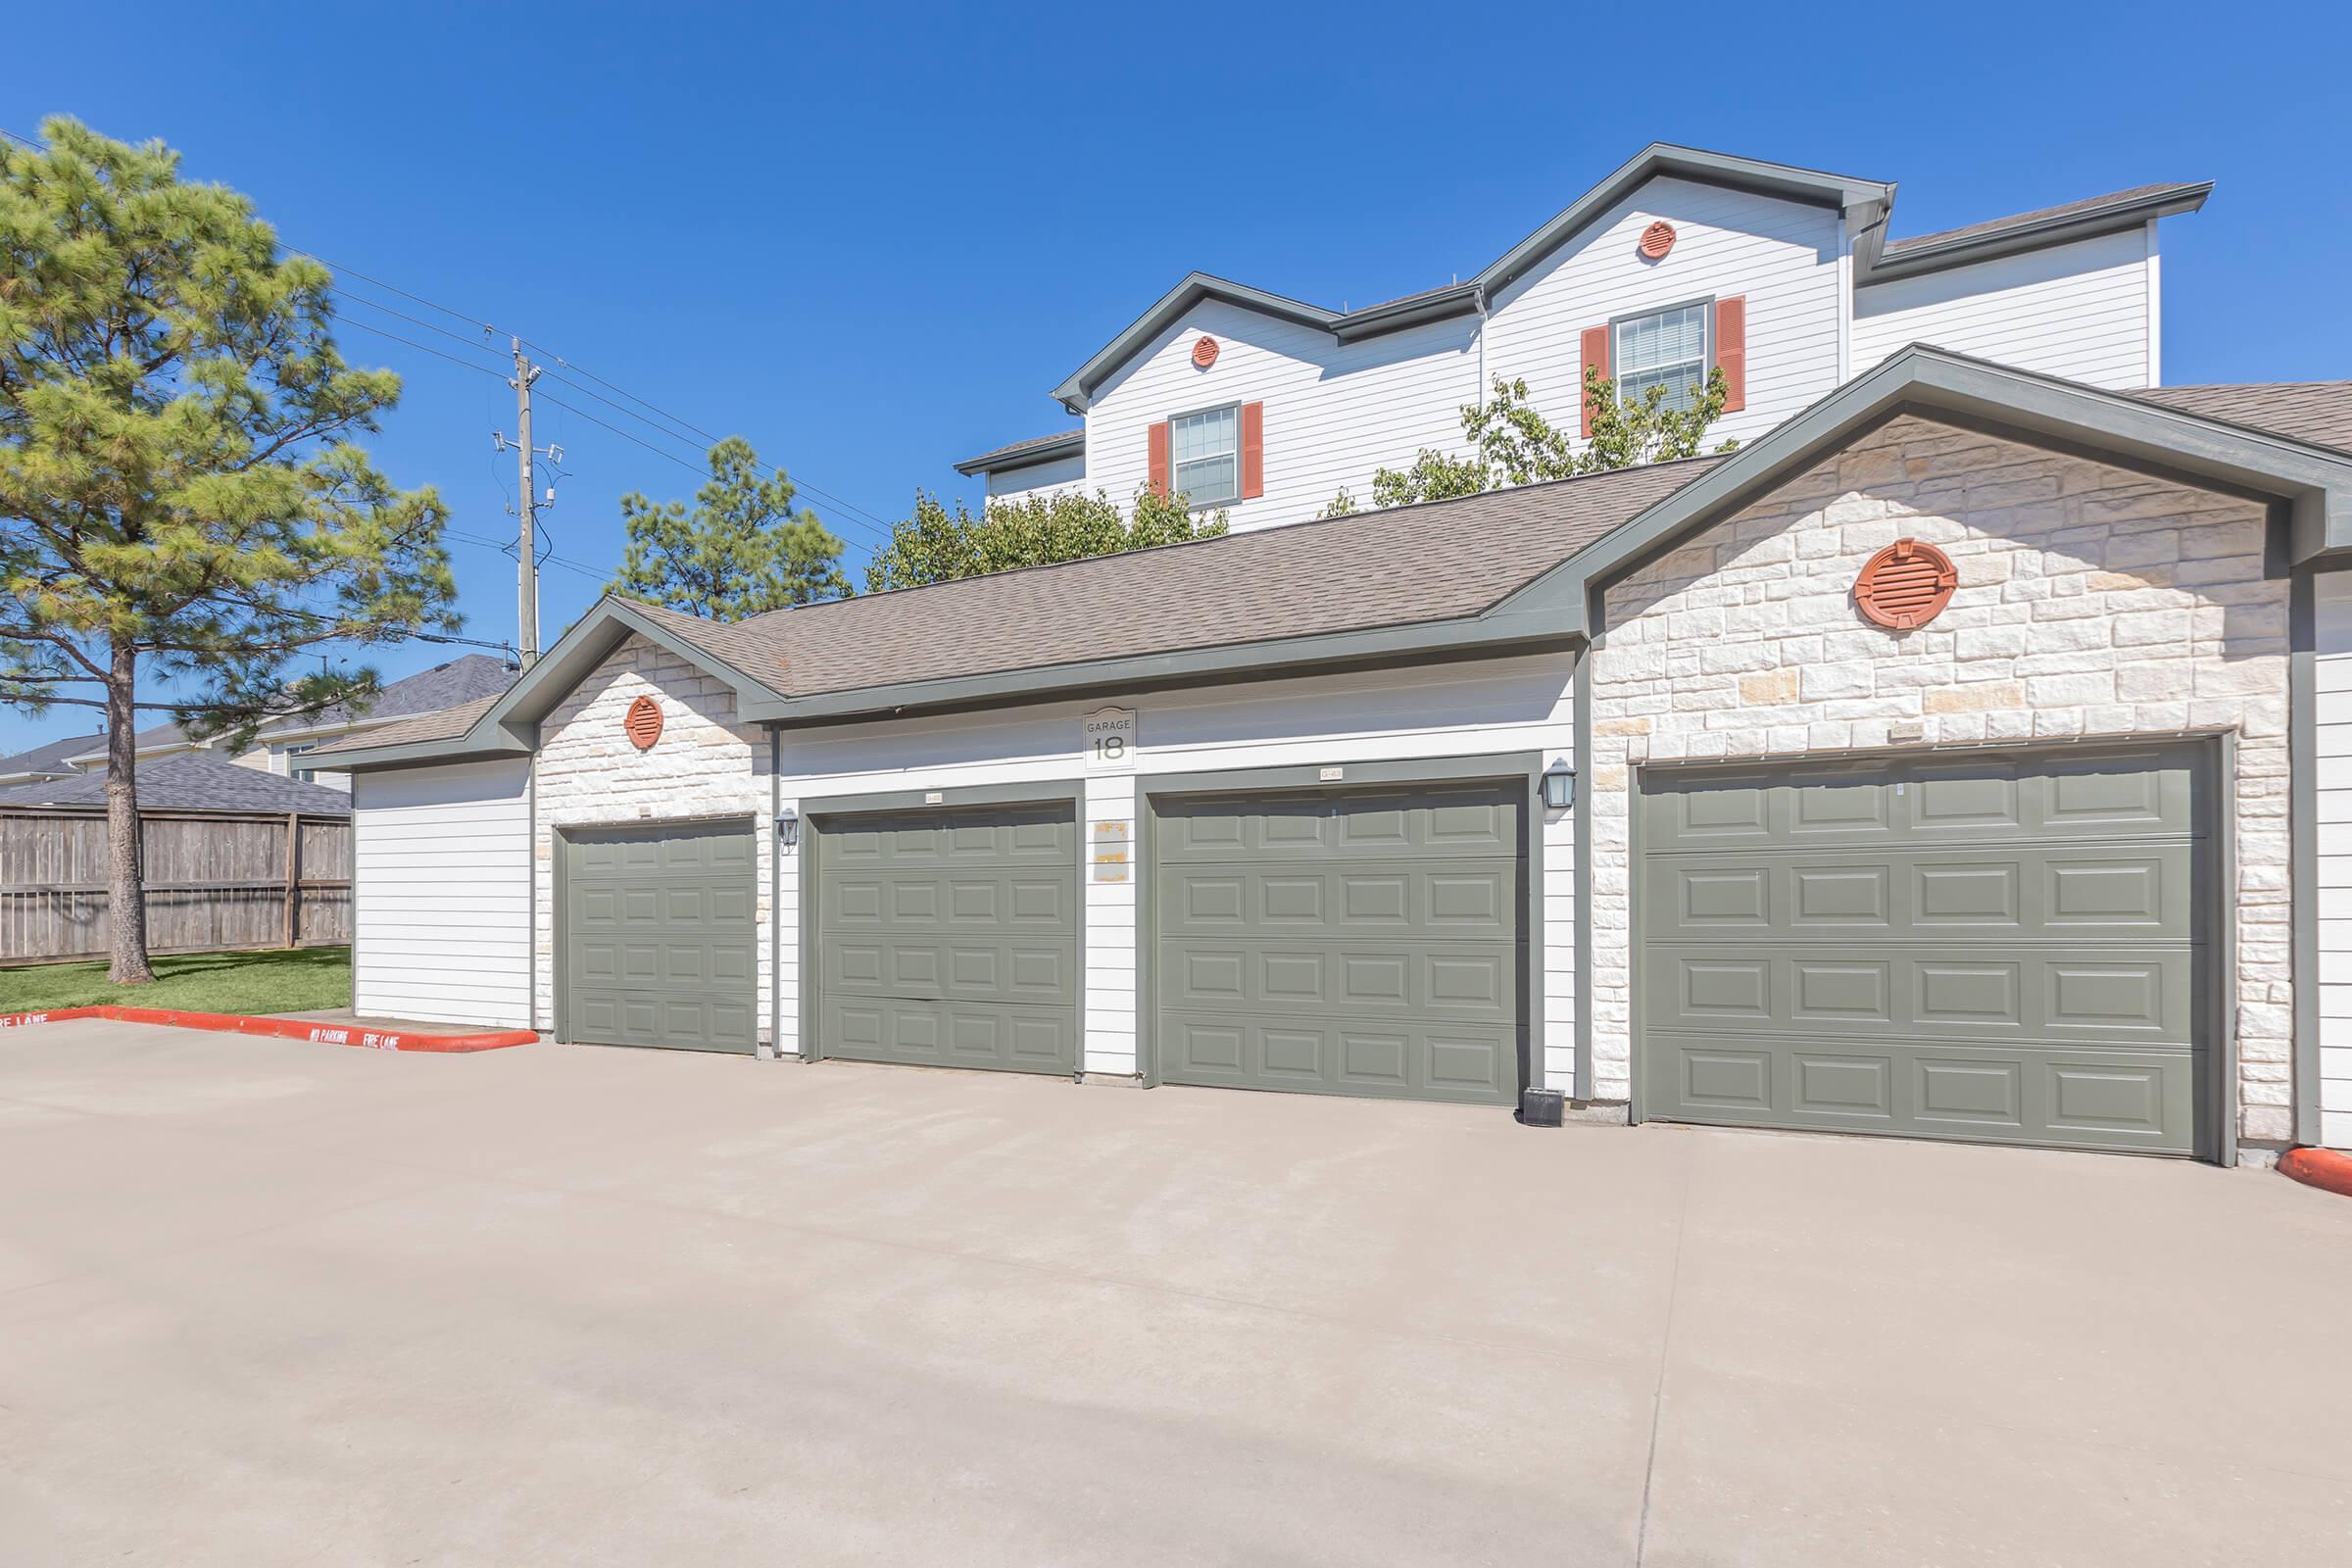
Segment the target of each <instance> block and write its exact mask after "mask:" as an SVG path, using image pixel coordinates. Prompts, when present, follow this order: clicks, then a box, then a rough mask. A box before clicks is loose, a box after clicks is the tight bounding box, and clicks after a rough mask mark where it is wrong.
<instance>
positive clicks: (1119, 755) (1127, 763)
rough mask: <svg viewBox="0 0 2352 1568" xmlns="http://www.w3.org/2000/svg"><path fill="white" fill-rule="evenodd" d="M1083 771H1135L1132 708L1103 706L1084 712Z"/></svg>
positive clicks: (1133, 712)
mask: <svg viewBox="0 0 2352 1568" xmlns="http://www.w3.org/2000/svg"><path fill="white" fill-rule="evenodd" d="M1084 735H1085V744H1086V770H1087V771H1088V772H1090V773H1132V772H1134V771H1135V710H1134V709H1132V708H1103V709H1098V710H1096V711H1094V712H1091V713H1089V714H1087V715H1086V720H1085V728H1084Z"/></svg>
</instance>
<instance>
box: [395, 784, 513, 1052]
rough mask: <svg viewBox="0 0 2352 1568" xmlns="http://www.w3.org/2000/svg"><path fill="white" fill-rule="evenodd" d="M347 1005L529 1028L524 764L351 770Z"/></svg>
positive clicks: (440, 1019) (430, 1018)
mask: <svg viewBox="0 0 2352 1568" xmlns="http://www.w3.org/2000/svg"><path fill="white" fill-rule="evenodd" d="M353 784H354V788H353V791H352V811H351V831H352V925H353V931H354V944H353V948H354V952H353V966H352V1005H353V1006H354V1007H355V1008H356V1009H357V1010H358V1011H359V1013H360V1014H361V1015H362V1016H363V1017H379V1018H413V1019H417V1020H418V1021H420V1022H425V1023H470V1024H485V1025H495V1026H497V1027H499V1028H504V1029H527V1028H529V1027H530V1022H531V838H530V822H531V809H530V768H529V764H527V763H526V762H524V761H522V760H513V761H496V762H461V763H453V764H450V765H447V766H442V767H422V768H401V769H395V770H393V771H390V772H382V773H361V774H357V775H354V777H353Z"/></svg>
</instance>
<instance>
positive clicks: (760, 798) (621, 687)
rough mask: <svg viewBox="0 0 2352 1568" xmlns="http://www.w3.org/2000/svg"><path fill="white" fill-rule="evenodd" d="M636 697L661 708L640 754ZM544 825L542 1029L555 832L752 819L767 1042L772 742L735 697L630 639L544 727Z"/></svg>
mask: <svg viewBox="0 0 2352 1568" xmlns="http://www.w3.org/2000/svg"><path fill="white" fill-rule="evenodd" d="M639 697H651V698H653V699H654V700H655V701H656V702H658V703H660V704H661V705H662V738H661V740H660V741H658V742H656V743H655V745H654V748H653V750H651V751H646V752H641V751H639V750H637V748H636V747H635V746H634V745H632V744H630V741H629V738H628V736H627V735H626V734H624V733H623V732H622V730H621V715H622V714H623V713H625V712H626V711H628V707H629V704H630V703H632V702H634V701H635V700H636V699H637V698H639ZM536 787H537V790H538V800H537V803H536V808H535V809H536V812H537V817H538V823H537V827H536V830H535V832H534V834H533V843H532V846H531V854H532V908H533V925H532V941H533V943H534V944H535V946H536V948H537V951H538V956H539V962H538V973H539V978H538V986H537V992H538V996H537V1000H536V1002H535V1004H534V1005H535V1006H536V1007H537V1009H538V1016H537V1027H539V1028H542V1029H551V1028H553V1027H555V1005H556V1003H555V943H556V922H555V913H554V910H555V865H556V860H555V854H556V829H557V828H559V827H573V826H586V825H590V824H597V825H604V826H620V825H623V824H627V823H634V822H656V821H683V820H689V819H696V818H706V817H715V816H743V815H746V814H748V815H750V816H751V818H752V820H753V822H754V824H755V825H756V827H757V836H758V839H759V876H760V896H759V906H758V907H759V931H760V1038H761V1039H762V1040H772V1039H774V1038H775V1036H774V1033H773V1031H774V1027H775V1025H774V1020H773V1019H772V1018H770V1017H769V1016H768V1012H769V1008H768V1002H769V998H770V995H771V991H770V971H771V970H772V968H773V961H774V944H773V943H772V942H770V941H769V940H768V932H769V929H770V923H771V922H772V920H773V919H774V913H775V911H774V908H773V905H772V894H773V891H774V886H775V883H774V878H773V877H772V876H771V875H770V857H771V856H772V855H773V853H774V850H773V845H772V836H773V829H774V823H773V822H772V821H770V820H769V817H768V806H769V800H770V786H769V782H768V747H767V737H766V736H765V735H764V734H763V733H761V732H760V730H759V729H758V728H757V727H756V726H751V725H741V724H738V723H737V722H736V721H735V694H734V693H733V692H731V691H729V690H728V689H727V687H726V685H725V684H724V683H723V682H721V681H718V680H716V679H714V678H712V677H711V676H709V675H706V674H704V673H703V672H702V671H701V670H700V669H698V668H696V667H695V666H694V665H693V664H690V663H688V662H686V661H685V660H682V659H680V658H678V657H677V656H676V655H674V654H672V653H670V652H669V651H668V650H666V649H664V648H662V647H660V646H659V645H657V644H654V643H650V642H648V641H646V640H645V639H644V638H642V637H631V638H630V639H629V640H628V641H626V642H624V643H622V644H621V645H620V646H619V647H618V648H616V649H614V650H613V654H612V656H611V657H610V658H608V659H607V660H606V661H605V662H603V663H601V664H599V665H597V667H596V668H595V669H594V670H593V671H591V672H590V673H589V675H588V676H587V678H586V679H584V680H582V681H581V682H580V684H579V685H578V686H576V687H574V688H573V689H572V691H571V694H570V695H569V696H567V697H565V698H564V701H563V703H562V704H561V705H560V706H559V707H558V708H557V709H556V711H554V712H552V713H550V714H549V715H548V717H547V721H546V722H545V723H544V724H542V725H541V726H540V745H539V757H538V770H537V778H536Z"/></svg>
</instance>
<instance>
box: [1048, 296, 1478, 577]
mask: <svg viewBox="0 0 2352 1568" xmlns="http://www.w3.org/2000/svg"><path fill="white" fill-rule="evenodd" d="M1477 324H1478V323H1477V319H1476V318H1462V319H1454V320H1450V321H1440V322H1437V323H1434V324H1432V325H1429V326H1420V327H1411V328H1408V329H1406V330H1404V331H1401V332H1395V333H1391V334H1388V335H1386V336H1382V337H1377V338H1373V339H1370V340H1369V341H1366V342H1362V343H1349V344H1338V343H1334V342H1333V341H1332V339H1331V334H1330V333H1328V332H1322V331H1318V330H1316V329H1314V328H1312V327H1303V326H1296V325H1293V324H1292V323H1290V322H1288V321H1280V320H1275V319H1272V318H1270V317H1265V316H1260V315H1258V314H1257V313H1256V312H1254V311H1245V310H1243V309H1241V308H1240V307H1238V306H1233V305H1227V304H1224V303H1222V302H1221V301H1208V302H1205V303H1203V304H1201V305H1198V306H1196V307H1194V308H1193V309H1192V310H1191V311H1188V312H1187V313H1186V314H1185V316H1184V318H1183V319H1182V320H1181V321H1179V322H1178V323H1177V324H1176V325H1174V326H1172V327H1170V328H1168V329H1167V330H1166V331H1165V332H1163V333H1161V334H1160V336H1159V337H1158V338H1157V339H1155V340H1154V341H1153V343H1152V346H1151V347H1150V348H1149V349H1147V350H1145V351H1144V352H1143V353H1141V354H1139V355H1138V356H1137V357H1136V358H1135V359H1133V360H1130V361H1129V362H1128V363H1127V365H1126V366H1125V368H1122V369H1121V370H1119V371H1118V372H1117V373H1115V374H1114V375H1112V376H1111V378H1110V379H1109V380H1108V381H1106V382H1105V383H1104V384H1103V386H1102V387H1101V388H1099V389H1098V390H1097V392H1096V394H1095V399H1094V405H1093V407H1092V408H1091V409H1090V410H1089V411H1088V413H1087V417H1086V432H1087V434H1086V439H1087V457H1088V470H1087V487H1088V488H1089V489H1093V488H1095V487H1096V486H1101V487H1102V488H1103V490H1106V491H1107V492H1109V494H1110V498H1111V500H1113V501H1115V502H1117V503H1118V504H1119V505H1120V506H1121V507H1126V506H1129V505H1131V504H1132V503H1133V502H1134V500H1135V495H1136V492H1137V491H1139V490H1141V489H1142V488H1143V487H1144V484H1145V482H1146V480H1147V479H1148V478H1149V477H1150V474H1151V453H1150V449H1149V445H1148V443H1149V441H1150V438H1151V429H1152V425H1153V424H1157V423H1162V422H1164V421H1165V420H1166V419H1167V418H1168V417H1169V416H1171V415H1176V414H1182V413H1184V412H1186V411H1187V410H1192V409H1200V408H1206V407H1220V406H1224V405H1228V404H1232V405H1239V404H1244V403H1253V402H1263V403H1264V404H1265V470H1264V493H1263V494H1262V495H1258V496H1252V497H1250V499H1249V500H1247V501H1236V502H1234V503H1232V504H1231V506H1230V508H1229V509H1228V512H1229V515H1230V518H1231V521H1232V524H1233V528H1234V530H1235V531H1236V532H1243V531H1246V530H1248V529H1250V528H1259V527H1264V526H1266V525H1267V524H1269V523H1283V522H1303V521H1305V520H1306V519H1307V518H1309V517H1312V516H1313V515H1315V514H1316V513H1317V512H1318V511H1319V510H1321V509H1322V507H1323V505H1324V504H1325V503H1326V502H1328V501H1330V500H1331V498H1332V496H1333V495H1334V494H1336V493H1337V492H1338V491H1339V490H1340V489H1341V488H1342V487H1343V486H1345V487H1347V488H1348V490H1350V491H1351V492H1352V493H1353V494H1354V496H1355V499H1356V501H1357V502H1358V503H1359V504H1365V505H1368V504H1369V500H1370V493H1371V488H1372V470H1373V469H1375V468H1377V467H1381V466H1384V465H1385V466H1389V467H1402V466H1408V465H1410V464H1411V463H1412V461H1413V454H1414V453H1415V452H1417V451H1419V450H1420V449H1421V448H1423V447H1433V448H1442V449H1444V450H1446V451H1448V452H1451V451H1455V450H1457V449H1459V448H1461V446H1462V418H1461V408H1462V405H1463V404H1465V403H1468V402H1470V401H1472V400H1473V399H1474V398H1475V397H1476V395H1477V390H1478V354H1477V330H1476V329H1477ZM1203 332H1205V333H1207V334H1208V335H1209V336H1211V337H1213V338H1215V339H1216V340H1217V344H1218V350H1219V352H1218V355H1217V362H1216V364H1215V365H1214V366H1212V367H1210V368H1208V369H1206V370H1202V369H1201V368H1198V367H1196V366H1195V365H1194V364H1193V360H1192V352H1193V342H1194V340H1195V339H1196V338H1198V337H1200V336H1201V333H1203Z"/></svg>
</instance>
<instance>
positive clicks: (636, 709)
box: [620, 697, 662, 752]
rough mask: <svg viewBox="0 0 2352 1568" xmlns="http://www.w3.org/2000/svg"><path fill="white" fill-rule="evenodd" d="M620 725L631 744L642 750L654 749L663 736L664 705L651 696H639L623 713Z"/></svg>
mask: <svg viewBox="0 0 2352 1568" xmlns="http://www.w3.org/2000/svg"><path fill="white" fill-rule="evenodd" d="M620 727H621V729H622V730H623V731H624V732H626V734H627V735H628V737H629V744H630V745H631V746H634V747H636V748H637V749H638V750H639V751H641V752H650V751H652V750H653V748H654V742H656V741H658V740H660V739H661V738H662V705H661V704H660V703H657V702H655V701H654V700H653V699H652V698H651V697H640V698H638V699H637V700H636V701H635V702H633V703H631V704H630V705H629V711H627V712H626V713H624V714H623V715H621V720H620Z"/></svg>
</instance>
